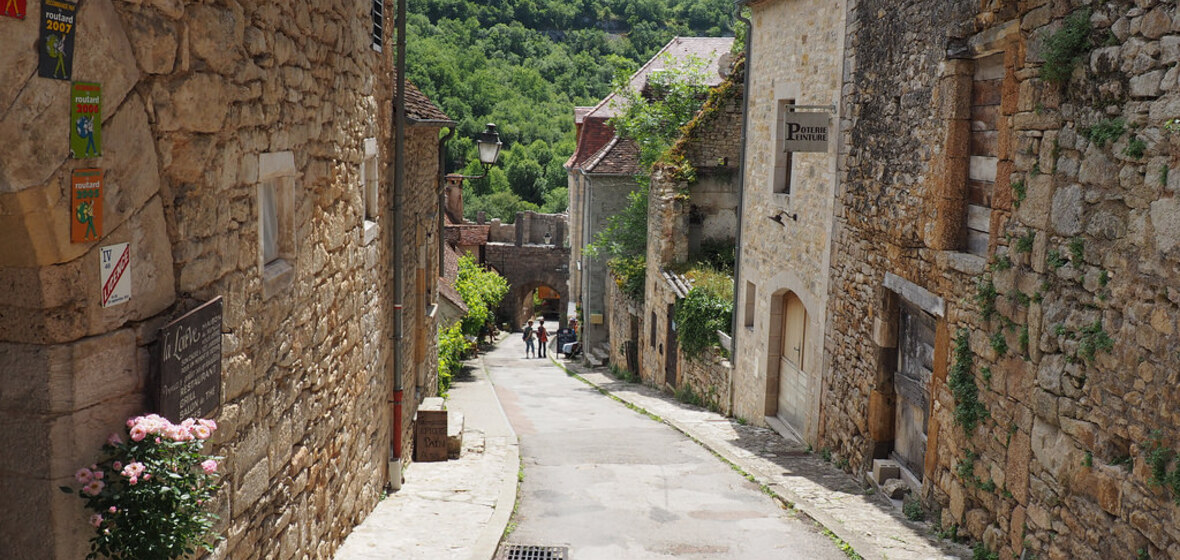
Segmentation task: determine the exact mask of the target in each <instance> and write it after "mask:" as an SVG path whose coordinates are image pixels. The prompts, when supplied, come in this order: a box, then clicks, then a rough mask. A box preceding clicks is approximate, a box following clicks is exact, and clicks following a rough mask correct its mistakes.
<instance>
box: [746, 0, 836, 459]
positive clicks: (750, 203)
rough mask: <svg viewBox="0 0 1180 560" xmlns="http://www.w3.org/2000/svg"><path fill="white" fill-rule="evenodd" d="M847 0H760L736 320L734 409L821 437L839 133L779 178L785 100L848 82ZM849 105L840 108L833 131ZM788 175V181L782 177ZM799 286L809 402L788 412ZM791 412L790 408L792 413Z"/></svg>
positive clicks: (830, 92) (755, 15)
mask: <svg viewBox="0 0 1180 560" xmlns="http://www.w3.org/2000/svg"><path fill="white" fill-rule="evenodd" d="M844 12H845V8H844V2H828V1H823V0H808V1H792V2H786V1H772V2H761V3H758V4H755V5H754V6H752V18H751V21H752V22H753V30H752V33H751V37H752V38H753V41H752V44H753V52H752V56H751V59H750V60H749V61H748V62H747V70H748V72H749V73H750V92H749V100H748V112H747V119H748V122H749V124H748V126H747V131H746V134H747V148H746V155H745V165H744V166H743V172H744V173H745V178H744V186H743V189H744V200H743V205H744V208H743V214H742V218H743V219H742V233H741V241H742V243H741V247H740V248H739V250H740V253H739V257H738V258H739V259H740V268H739V273H738V275H739V278H738V283H739V285H738V286H736V289H737V291H738V294H739V297H738V303H739V306H740V309H739V310H738V324H737V325H735V327H734V329H735V332H734V344H735V351H734V356H735V360H736V362H735V364H734V401H735V402H734V411H733V412H734V414H735V415H736V416H739V417H741V418H745V419H748V420H749V421H750V422H752V423H754V424H757V425H766V421H765V418H766V417H768V416H775V415H776V414H779V412H782V413H783V414H779V415H780V416H784V417H786V416H789V417H790V418H793V419H797V425H795V426H794V428H795V429H796V431H797V432H799V433H800V434H801V435H803V436H804V437H805V438H806V439H807V440H808V441H809V442H811V443H815V441H816V437H817V433H818V429H819V422H818V420H819V408H818V403H819V400H820V392H821V386H820V378H821V375H820V372H821V371H822V369H823V364H824V352H823V337H824V332H825V329H826V325H827V317H826V312H825V308H826V305H827V303H826V298H827V277H828V272H827V267H828V265H829V260H830V253H829V250H830V247H831V236H830V235H831V234H830V232H831V224H832V204H833V202H832V201H833V197H834V191H835V189H836V186H835V185H836V176H835V169H836V149H837V148H836V141H837V139H836V138H829V142H830V143H831V144H832V145H831V147H830V148H829V152H827V153H795V154H793V156H792V161H791V164H790V191H789V193H784V192H780V191H782V190H783V189H782V188H781V187H779V186H776V180H779V179H776V168H780V167H782V168H785V166H786V163H785V161H783V157H784V156H783V154H782V150H781V142H782V138H781V136H782V133H781V131H780V130H779V127H778V125H777V123H778V118H779V111H780V104H781V103H786V102H787V101H790V100H793V101H794V104H795V105H811V106H819V107H824V106H838V105H839V98H840V88H841V85H842V83H843V81H842V74H841V68H842V66H843V41H842V36H843V29H844V15H845V13H844ZM838 119H839V114H838V113H837V114H836V115H833V120H832V130H835V128H836V127H835V125H836V123H837V122H838ZM779 181H780V182H781V180H779ZM789 294H794V296H796V297H798V298H799V300H800V301H801V302H802V304H803V307H804V308H805V310H806V321H805V328H804V331H805V332H804V333H803V337H802V340H803V345H802V346H803V347H802V348H801V354H802V361H803V364H802V367H801V370H802V371H803V372H804V381H802V382H801V383H798V384H796V385H795V386H796V387H798V388H799V393H800V394H798V395H796V396H795V397H794V398H793V402H796V403H798V404H797V407H799V408H800V409H799V410H791V411H779V410H778V408H779V407H778V393H779V376H780V372H779V369H780V355H781V351H782V335H783V333H782V331H783V325H782V323H783V307H784V305H785V303H784V302H785V301H786V298H787V296H788V295H789ZM788 412H789V413H790V414H787V413H788Z"/></svg>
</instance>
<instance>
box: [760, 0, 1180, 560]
mask: <svg viewBox="0 0 1180 560" xmlns="http://www.w3.org/2000/svg"><path fill="white" fill-rule="evenodd" d="M755 9H757V8H755ZM847 14H848V15H847V18H848V22H847V30H848V32H847V36H846V38H845V42H846V58H845V64H846V68H845V76H846V80H847V85H846V89H845V91H844V95H843V98H842V102H843V109H842V113H843V114H842V123H841V134H842V141H841V154H840V161H841V165H840V168H839V170H838V175H839V180H840V188H839V190H838V192H837V197H836V205H835V212H834V215H835V229H834V231H833V240H832V241H833V244H832V256H831V268H830V270H831V278H830V280H829V286H828V301H827V305H826V310H827V313H828V321H829V323H828V327H827V329H826V333H825V337H824V341H823V342H824V347H825V349H826V351H827V353H828V360H829V367H827V368H825V369H824V394H823V398H822V402H821V416H822V419H821V425H820V429H819V441H820V445H821V446H823V447H827V448H830V449H831V450H832V452H833V454H835V455H836V456H838V457H840V458H843V459H846V460H848V461H849V465H850V467H851V468H852V469H854V470H857V471H864V470H867V469H868V468H869V466H870V462H871V461H872V460H873V459H874V458H886V457H893V458H895V459H897V461H898V462H899V463H900V464H901V465H902V466H903V467H904V469H905V473H906V475H907V478H908V479H909V481H910V482H911V484H913V485H914V486H915V487H916V488H918V489H919V493H920V496H921V497H922V498H923V499H924V501H925V503H926V504H927V505H929V506H932V507H934V508H935V509H940V510H941V514H940V517H939V518H938V521H940V522H941V523H942V525H943V526H944V527H949V526H952V525H956V526H958V527H959V534H960V535H962V534H969V535H971V536H972V537H975V538H978V539H981V540H982V543H983V545H984V546H986V547H987V548H988V549H990V550H992V551H996V552H998V553H999V555H1000V558H1032V557H1039V558H1132V557H1138V558H1178V557H1180V522H1178V521H1180V506H1178V505H1177V501H1176V499H1177V498H1178V497H1180V494H1178V492H1180V472H1178V471H1180V466H1177V462H1176V460H1175V459H1174V455H1175V453H1174V451H1175V450H1176V449H1178V448H1180V431H1178V429H1177V426H1178V425H1180V407H1178V406H1177V403H1178V402H1180V393H1178V391H1180V389H1178V387H1180V384H1178V383H1177V382H1178V381H1180V379H1178V377H1177V375H1180V374H1178V372H1180V354H1178V353H1177V351H1176V350H1177V340H1178V339H1177V334H1176V333H1177V329H1178V328H1180V325H1177V319H1178V318H1180V285H1178V283H1177V282H1178V281H1177V278H1178V276H1177V274H1176V273H1177V270H1178V268H1177V267H1178V266H1180V211H1178V210H1180V207H1178V203H1177V202H1176V201H1177V200H1178V199H1177V197H1176V193H1177V191H1180V173H1176V172H1175V167H1176V165H1177V163H1178V162H1180V131H1177V130H1176V126H1175V124H1174V123H1176V122H1177V121H1176V120H1174V119H1175V118H1176V117H1178V116H1180V86H1178V85H1177V78H1178V76H1180V66H1178V62H1180V14H1178V13H1177V7H1176V4H1175V2H1159V1H1156V0H1143V1H1138V2H1130V1H1112V2H1082V1H1076V0H1074V1H1058V2H1049V1H1048V0H1033V1H1027V2H1007V1H997V2H982V3H981V2H976V1H973V0H907V1H904V2H894V1H884V0H855V1H852V0H850V1H849V8H848V12H847ZM755 53H757V43H755ZM755 67H756V65H752V68H755ZM764 121H765V119H764ZM765 122H769V121H765ZM800 217H801V219H802V213H800ZM743 238H744V239H748V237H745V236H743ZM743 272H745V271H744V270H743ZM759 290H761V287H759ZM739 348H740V344H739Z"/></svg>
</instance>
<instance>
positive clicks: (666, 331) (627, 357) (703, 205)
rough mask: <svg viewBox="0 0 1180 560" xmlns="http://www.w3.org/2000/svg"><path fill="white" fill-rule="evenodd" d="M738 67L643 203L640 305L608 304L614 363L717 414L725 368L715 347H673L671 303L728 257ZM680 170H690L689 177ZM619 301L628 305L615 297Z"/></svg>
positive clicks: (661, 168)
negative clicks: (696, 273) (702, 269)
mask: <svg viewBox="0 0 1180 560" xmlns="http://www.w3.org/2000/svg"><path fill="white" fill-rule="evenodd" d="M741 68H742V65H741V64H740V63H739V65H738V66H737V68H735V69H734V71H732V72H731V71H730V70H729V69H726V73H727V74H728V75H727V76H726V78H725V81H723V82H722V83H721V84H720V85H718V86H717V87H716V88H714V89H713V90H711V91H710V93H709V96H708V98H707V99H706V100H705V103H704V106H703V107H702V108H701V110H700V112H698V114H697V116H696V117H695V118H694V119H693V121H692V122H691V123H690V124H689V125H688V126H687V127H685V131H684V134H683V135H682V136H681V137H680V138H679V139H678V140H677V142H676V144H675V145H674V146H673V147H672V152H671V153H672V155H671V156H670V158H667V159H666V161H664V162H662V163H658V164H656V167H655V170H654V171H653V173H652V179H651V188H650V193H649V197H648V217H647V233H648V236H647V237H648V240H647V273H646V280H645V286H644V298H643V302H642V303H641V304H638V305H637V304H635V303H633V302H625V301H619V302H618V303H616V304H615V305H612V306H611V321H612V323H611V336H610V338H611V362H612V363H616V364H620V365H621V366H622V365H623V364H626V366H625V367H627V368H628V369H629V370H630V371H633V372H635V373H638V374H639V376H640V378H641V379H642V380H643V381H644V382H645V383H648V384H650V385H653V386H656V387H663V388H665V389H667V390H670V391H676V390H678V389H679V390H681V391H691V392H692V393H693V394H695V395H697V396H699V397H701V398H702V399H703V401H704V402H705V403H707V404H708V405H709V406H710V407H713V408H715V409H717V410H720V411H723V412H728V411H729V410H730V403H731V383H730V380H731V373H732V368H731V366H730V363H729V361H728V360H726V359H724V358H723V357H722V356H721V353H720V352H719V349H718V348H710V349H708V350H706V351H705V352H704V353H703V355H701V356H689V355H687V354H686V353H685V352H684V351H683V349H682V347H681V346H680V344H679V339H680V334H679V331H678V330H677V326H676V324H675V321H674V312H675V306H676V302H677V301H678V300H680V299H683V298H684V297H685V296H686V295H688V292H689V290H691V289H692V283H691V280H689V279H687V278H686V277H685V276H683V275H682V273H685V272H686V271H687V270H688V269H690V268H694V267H696V266H698V265H699V264H700V263H701V262H702V261H707V260H708V259H709V258H710V257H711V256H715V255H716V254H719V253H724V252H729V253H730V254H733V252H734V243H735V239H736V236H737V227H738V201H739V192H738V189H739V171H738V169H739V162H740V160H741V133H742V122H743V121H742V80H743V78H744V73H743V72H741ZM684 166H688V167H690V168H691V169H692V172H691V174H690V175H689V176H685V172H684V168H685V167H684ZM710 252H712V253H714V255H710V254H709V253H710ZM713 264H714V265H715V263H713ZM619 297H620V298H621V299H622V300H625V299H626V297H625V296H624V295H623V294H621V293H620V294H619ZM633 307H638V309H637V310H636V311H637V313H636V312H634V311H632V312H627V313H623V312H622V310H627V309H629V308H633ZM620 320H622V321H625V322H626V325H623V324H619V323H620Z"/></svg>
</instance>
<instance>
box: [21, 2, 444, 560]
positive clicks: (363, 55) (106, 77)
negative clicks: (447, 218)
mask: <svg viewBox="0 0 1180 560" xmlns="http://www.w3.org/2000/svg"><path fill="white" fill-rule="evenodd" d="M370 10H371V5H370V4H369V3H344V4H342V3H338V2H320V1H313V0H281V1H278V2H265V3H245V4H239V3H237V2H205V3H185V2H175V1H167V0H151V1H146V2H133V3H127V2H112V0H89V1H87V2H84V3H82V4H81V7H80V9H79V12H78V27H77V34H76V40H77V49H76V50H75V54H76V59H75V60H74V64H73V79H75V80H79V81H87V80H91V81H101V86H102V114H101V121H102V145H103V146H102V147H103V150H102V155H101V157H99V158H92V159H87V160H74V159H69V152H68V150H67V148H68V143H67V140H66V134H65V131H66V130H68V129H67V124H68V117H69V108H70V99H69V91H70V84H69V82H65V81H58V80H50V79H43V78H39V77H37V70H36V67H37V54H36V50H35V49H34V45H35V44H36V42H37V36H38V33H39V29H38V28H39V26H38V20H37V18H36V17H32V16H30V17H29V18H28V19H26V20H16V19H10V18H0V46H2V47H3V49H2V50H3V51H4V52H6V53H8V55H7V56H8V58H7V59H6V62H5V64H3V65H0V106H3V107H5V108H6V109H5V111H4V113H3V115H2V116H0V142H2V143H3V145H4V146H5V156H4V159H3V162H0V232H2V233H3V235H4V237H5V239H6V240H7V243H5V244H4V245H3V247H2V248H0V286H2V287H3V288H4V295H3V296H0V371H3V375H0V426H2V429H0V446H2V447H3V448H4V450H5V451H4V453H3V454H0V456H2V458H0V502H2V503H3V504H4V505H5V507H4V508H3V510H2V511H0V557H4V558H22V559H31V560H38V559H63V560H64V559H70V560H73V559H77V558H82V557H84V556H85V555H86V552H87V551H88V546H87V543H86V541H87V539H88V537H89V536H90V534H91V531H92V530H93V529H92V528H91V527H90V526H89V525H88V524H87V523H86V516H85V515H84V511H85V510H83V508H82V507H81V503H80V501H79V500H78V498H77V497H76V496H69V495H65V494H63V493H61V492H59V491H58V490H57V488H58V486H62V485H69V484H71V483H72V481H73V479H72V475H73V473H74V471H75V470H76V469H77V468H78V467H79V466H81V465H88V464H90V463H92V462H94V460H95V459H96V458H97V454H98V452H99V448H100V446H101V445H102V443H103V442H104V441H105V440H106V437H107V434H109V433H111V432H117V431H120V430H121V429H122V427H123V425H124V424H123V422H124V421H125V419H127V418H128V417H130V416H133V415H136V414H141V413H144V412H146V411H151V410H152V408H151V406H152V405H151V393H152V391H151V389H150V387H151V386H152V383H153V379H152V376H151V374H150V371H151V367H152V366H151V361H152V360H151V357H150V355H151V348H152V347H153V345H154V344H156V343H157V336H158V332H159V330H160V327H161V326H162V325H164V324H165V323H167V322H168V321H170V320H171V319H174V318H176V317H178V316H180V315H181V314H183V313H184V312H186V311H188V310H189V309H192V308H193V307H194V306H196V305H198V304H199V303H201V302H204V301H207V300H210V299H212V298H215V297H218V296H220V297H222V298H224V299H223V301H224V314H223V330H222V334H221V348H222V356H221V365H222V372H223V373H222V384H221V387H220V391H221V400H220V406H219V407H218V410H217V411H216V413H215V416H214V417H215V418H216V420H217V421H218V423H219V424H220V429H219V430H218V431H217V433H216V435H215V437H214V439H213V440H212V445H211V449H210V451H211V452H213V453H215V454H218V455H222V456H224V457H225V460H224V462H223V463H222V466H221V470H220V472H221V474H222V481H223V483H224V489H223V491H222V493H221V495H220V497H219V499H218V500H217V503H216V507H215V509H216V512H217V513H218V514H219V515H220V516H221V519H222V521H221V522H220V524H219V527H218V530H219V532H220V533H221V534H222V535H224V536H225V538H226V539H225V540H224V541H222V542H220V543H219V544H218V548H217V551H216V552H215V553H214V554H213V555H212V557H214V558H233V559H235V560H238V559H252V558H263V557H267V558H294V557H298V558H303V557H316V558H327V557H330V556H331V555H332V552H333V551H334V549H335V548H336V546H337V545H338V544H339V543H340V542H341V541H342V540H343V538H344V537H345V535H347V534H348V532H349V531H350V530H351V528H352V527H353V525H355V524H356V523H358V522H359V521H360V520H361V519H363V518H364V516H365V515H366V514H367V512H368V511H369V510H371V508H372V507H374V506H375V504H376V503H377V501H378V500H379V499H380V498H381V496H382V492H383V488H384V487H385V486H386V484H387V483H388V482H389V481H390V479H391V477H400V472H398V471H399V469H398V467H397V466H396V465H394V466H393V468H392V470H393V472H390V470H391V467H390V465H389V463H388V461H389V458H390V456H391V453H390V450H391V447H392V446H391V439H393V438H392V437H391V434H392V425H393V424H394V422H393V417H392V414H393V411H392V410H391V407H390V405H389V404H388V403H389V401H390V400H391V397H392V388H393V387H392V381H391V374H390V373H389V372H390V370H391V367H390V366H391V364H392V359H393V352H392V344H393V342H392V336H393V331H392V328H391V323H392V318H391V315H392V296H391V293H392V289H393V287H392V286H391V282H390V278H391V276H392V269H393V267H394V266H403V267H404V269H405V270H406V271H407V273H406V275H405V277H406V279H407V286H405V289H404V292H405V295H406V299H405V304H406V307H405V318H404V321H405V323H404V324H405V330H406V332H407V337H406V339H405V340H404V341H403V349H404V352H403V357H404V358H403V359H404V361H403V369H404V372H405V387H406V395H407V396H406V405H405V407H404V410H403V418H402V422H401V426H402V427H403V430H404V433H403V437H401V438H400V441H401V442H402V445H403V449H402V450H401V456H402V457H404V458H406V459H407V460H408V458H409V457H410V456H411V454H410V442H411V441H412V438H410V437H409V435H410V434H411V430H412V422H411V420H412V419H413V416H414V412H415V407H416V403H417V402H418V401H419V399H420V398H422V397H425V396H430V395H433V394H434V392H435V391H436V385H437V384H436V381H435V379H434V376H435V375H436V365H435V362H436V357H435V352H434V349H433V345H431V344H429V341H430V340H431V338H432V337H427V336H426V335H425V334H424V333H433V332H434V329H435V325H434V320H433V319H432V318H430V317H428V316H427V306H428V305H429V304H430V303H432V302H433V301H434V300H435V298H436V294H435V282H434V281H433V279H434V278H436V277H437V275H436V274H434V271H435V270H437V267H438V265H437V263H436V262H435V259H437V258H438V255H437V254H436V253H437V250H436V249H434V247H436V246H437V243H436V242H435V241H434V239H435V236H437V235H438V232H437V231H436V229H437V226H434V225H433V224H435V223H436V214H435V212H436V211H437V208H436V205H437V199H436V192H437V190H436V189H437V187H438V184H437V183H438V177H439V174H438V169H437V161H438V157H437V155H438V133H439V128H440V127H441V126H443V124H445V123H446V122H447V119H446V116H445V115H443V114H442V113H441V112H439V111H438V110H437V109H436V108H434V107H433V106H432V105H431V104H430V103H429V101H427V100H425V98H424V97H422V96H421V94H419V93H417V92H416V90H413V91H411V92H410V94H409V96H408V97H409V102H410V105H411V110H410V116H411V117H412V118H414V119H415V120H417V121H418V123H419V125H420V126H411V127H409V131H408V134H407V138H408V141H407V145H408V154H407V155H408V158H407V159H408V162H409V164H408V165H407V185H408V187H407V189H406V191H405V193H406V196H405V202H406V205H405V217H406V219H405V229H404V232H403V233H404V239H405V240H406V243H405V245H406V246H407V247H408V250H406V252H405V256H406V260H405V262H404V263H393V262H392V260H393V259H392V249H391V247H392V240H391V237H392V236H391V233H392V221H391V219H392V218H391V217H392V211H391V210H390V202H391V201H390V198H389V191H388V187H387V186H386V185H387V184H388V183H389V178H390V177H391V169H392V163H393V160H394V158H393V153H392V150H393V146H392V130H391V128H392V127H391V125H390V124H389V123H391V121H392V108H391V106H392V92H393V68H392V55H391V51H392V49H391V48H388V47H390V46H391V44H392V43H391V42H390V40H389V32H388V29H389V28H390V27H391V26H385V28H386V33H385V37H381V38H379V41H381V42H383V43H384V44H385V47H386V48H385V49H384V50H383V51H378V50H376V49H374V48H373V37H372V34H371V32H372V30H373V24H374V22H373V20H372V19H371V14H370ZM386 10H387V12H388V11H391V10H392V8H391V6H386ZM91 167H99V168H102V169H104V170H105V185H104V188H105V195H104V196H105V212H104V217H103V218H104V219H103V222H104V223H103V227H102V230H103V231H102V232H101V239H100V240H99V241H97V242H89V243H76V244H72V243H71V242H70V237H69V231H70V230H69V223H70V215H71V208H70V200H69V199H70V197H69V194H68V192H69V191H68V189H69V188H70V177H71V173H72V171H73V170H75V169H79V168H91ZM271 202H273V208H274V212H273V213H271V207H272V206H271V204H270V203H271ZM272 236H273V237H272ZM269 239H274V240H275V241H274V243H273V245H271V244H270V243H269V241H268V240H269ZM124 242H126V243H130V272H129V274H130V294H131V295H130V299H129V300H128V301H126V302H124V303H122V304H120V305H116V306H111V307H103V306H102V305H101V304H100V276H99V274H100V273H99V251H100V249H101V248H102V247H107V246H110V245H113V244H117V243H124ZM272 251H273V253H272Z"/></svg>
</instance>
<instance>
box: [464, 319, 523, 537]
mask: <svg viewBox="0 0 1180 560" xmlns="http://www.w3.org/2000/svg"><path fill="white" fill-rule="evenodd" d="M497 342H499V341H498V340H497ZM483 356H484V355H483V354H479V367H480V368H481V369H483V372H484V378H485V379H487V380H488V383H489V384H490V385H492V394H493V395H495V385H496V384H495V382H494V381H493V380H492V376H491V375H490V374H489V372H488V366H487V364H485V363H484V361H483ZM496 408H497V409H499V411H500V417H501V418H503V420H504V425H505V426H507V428H508V432H509V433H510V434H511V436H510V437H509V438H508V442H507V447H508V454H507V455H506V457H505V459H504V467H503V469H502V471H501V474H500V493H499V495H498V496H497V497H496V507H495V509H493V510H492V516H491V518H490V519H488V523H487V524H486V525H485V526H484V528H483V531H482V532H481V533H480V535H479V538H478V539H477V540H476V541H475V545H474V546H473V547H472V550H471V560H490V559H491V558H492V557H494V556H495V555H496V549H497V548H499V546H500V540H501V539H503V537H504V530H505V529H507V528H508V523H509V521H511V520H512V510H513V509H515V507H516V495H517V486H518V485H519V483H520V481H519V479H518V478H517V472H518V471H519V470H520V438H519V437H518V436H517V435H516V430H514V429H512V423H511V422H509V421H508V414H507V413H505V412H504V407H503V405H501V404H500V398H499V397H498V396H497V397H496Z"/></svg>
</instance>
